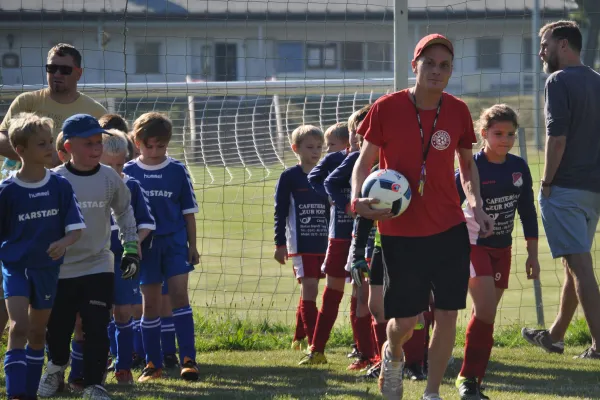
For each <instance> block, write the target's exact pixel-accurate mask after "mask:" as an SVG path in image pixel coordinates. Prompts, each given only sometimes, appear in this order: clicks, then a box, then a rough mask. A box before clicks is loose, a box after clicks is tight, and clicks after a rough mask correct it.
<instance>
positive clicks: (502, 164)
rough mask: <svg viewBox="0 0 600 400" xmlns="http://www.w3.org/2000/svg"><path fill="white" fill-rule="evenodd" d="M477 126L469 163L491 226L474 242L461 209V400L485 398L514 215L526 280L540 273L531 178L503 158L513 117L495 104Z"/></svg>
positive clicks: (472, 226) (515, 160)
mask: <svg viewBox="0 0 600 400" xmlns="http://www.w3.org/2000/svg"><path fill="white" fill-rule="evenodd" d="M479 126H480V129H481V136H482V138H483V142H484V145H483V148H482V150H481V151H480V152H479V153H477V154H475V155H474V159H475V163H476V164H477V168H478V170H479V176H480V181H481V189H480V190H481V198H482V200H483V204H484V210H485V212H486V213H488V214H489V215H491V216H492V217H493V219H494V221H495V224H494V231H493V234H492V235H491V236H489V237H486V238H480V237H479V225H478V224H477V223H476V222H475V219H474V217H473V212H472V210H471V209H470V208H469V206H467V208H466V209H465V210H464V213H465V217H466V220H467V227H468V228H469V236H470V240H471V278H470V280H469V293H470V294H471V298H472V299H473V313H472V314H471V320H470V321H469V324H468V326H467V333H466V340H465V356H464V359H463V365H462V368H461V370H460V374H459V376H458V378H457V380H456V387H457V388H458V390H459V394H460V396H461V399H479V398H482V399H483V398H487V397H485V396H484V395H483V394H482V393H481V386H480V385H481V381H482V380H483V377H484V375H485V371H486V369H487V364H488V361H489V358H490V354H491V351H492V346H493V343H494V338H493V334H494V319H495V317H496V309H497V306H498V303H499V302H500V299H501V298H502V294H503V293H504V290H505V289H507V288H508V277H509V274H510V264H511V244H512V232H513V228H514V220H515V212H516V211H518V212H519V216H520V217H521V223H522V224H523V232H524V233H525V240H526V243H527V253H528V257H527V260H526V262H525V270H526V273H527V279H537V278H538V277H539V273H540V265H539V262H538V225H537V214H536V210H535V204H534V197H533V188H532V185H533V184H532V179H531V173H530V171H529V167H528V166H527V163H526V162H525V160H523V159H522V158H521V157H518V156H515V155H512V154H508V152H509V151H510V149H511V148H512V147H513V145H514V143H515V137H516V136H515V133H516V130H517V128H518V121H517V114H516V113H515V112H514V111H513V110H512V109H511V108H510V107H508V106H506V105H504V104H496V105H494V106H492V107H490V108H488V109H486V110H484V111H483V112H482V113H481V117H480V119H479ZM456 181H457V188H458V191H459V195H460V201H461V203H462V202H464V200H465V195H464V192H463V190H462V185H461V182H460V177H459V174H458V173H457V175H456Z"/></svg>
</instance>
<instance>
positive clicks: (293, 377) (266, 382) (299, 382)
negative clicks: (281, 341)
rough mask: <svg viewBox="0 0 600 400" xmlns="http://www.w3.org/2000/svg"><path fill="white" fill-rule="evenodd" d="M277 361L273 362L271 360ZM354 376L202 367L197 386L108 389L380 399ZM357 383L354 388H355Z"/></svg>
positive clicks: (168, 394) (116, 392) (185, 395)
mask: <svg viewBox="0 0 600 400" xmlns="http://www.w3.org/2000/svg"><path fill="white" fill-rule="evenodd" d="M274 361H277V360H274ZM361 382H362V381H360V380H359V379H357V378H356V377H355V376H351V375H344V374H338V373H336V372H333V371H330V370H327V369H322V368H310V367H309V368H298V367H287V366H285V367H277V366H273V367H265V366H252V367H249V366H232V365H218V364H203V365H202V367H201V369H200V380H199V382H198V383H194V384H190V383H188V382H184V381H182V380H179V379H164V380H162V381H160V382H157V383H150V384H143V385H142V384H139V385H135V386H134V387H132V388H123V387H120V386H117V385H114V384H112V385H109V387H108V389H109V392H110V393H111V397H112V398H113V399H115V400H116V399H131V398H140V397H141V398H153V399H159V398H162V399H174V398H177V399H199V398H207V399H257V400H258V399H273V398H278V399H286V398H302V399H321V398H323V397H324V396H325V395H326V394H327V395H336V396H340V397H342V398H345V397H355V398H357V397H358V398H361V399H380V398H381V395H379V394H378V393H377V390H376V388H375V387H373V385H372V384H369V385H366V384H360V383H361ZM357 383H358V384H357Z"/></svg>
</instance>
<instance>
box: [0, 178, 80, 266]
mask: <svg viewBox="0 0 600 400" xmlns="http://www.w3.org/2000/svg"><path fill="white" fill-rule="evenodd" d="M83 228H85V222H84V220H83V215H82V214H81V209H80V208H79V203H78V202H77V198H76V197H75V193H74V192H73V187H72V186H71V184H70V183H69V181H68V180H67V179H65V178H63V177H62V176H60V175H58V174H56V173H54V172H52V171H46V176H45V177H44V179H42V180H41V181H40V182H37V183H26V182H23V181H21V180H20V179H18V178H17V177H16V176H12V177H10V178H8V179H5V180H4V181H2V183H0V243H1V245H0V260H2V263H3V265H4V266H6V267H7V268H46V267H52V266H60V265H61V264H62V263H63V258H60V259H59V260H52V259H51V258H50V257H49V256H48V253H46V251H47V250H48V247H49V246H50V244H51V243H53V242H55V241H57V240H60V239H61V238H63V237H64V236H65V233H66V232H70V231H73V230H78V229H83Z"/></svg>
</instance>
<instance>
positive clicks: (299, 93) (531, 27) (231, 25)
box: [0, 0, 598, 324]
mask: <svg viewBox="0 0 600 400" xmlns="http://www.w3.org/2000/svg"><path fill="white" fill-rule="evenodd" d="M396 2H397V4H399V5H403V4H404V5H406V1H401V0H397V1H396ZM538 3H539V8H538V9H536V8H535V5H536V4H538ZM403 13H406V9H404V10H403ZM398 15H400V14H399V13H398ZM572 16H581V13H580V12H579V13H578V12H577V4H576V2H575V1H571V0H539V1H534V0H506V1H496V2H491V1H483V0H479V1H465V0H409V1H408V22H407V23H404V24H403V25H402V26H399V27H397V29H396V33H394V1H393V0H369V1H366V0H353V1H347V0H314V1H313V0H311V1H305V0H296V1H294V2H283V1H278V0H258V1H248V0H230V1H187V0H110V1H93V0H78V1H66V0H44V1H43V2H40V1H35V0H3V1H2V2H1V3H0V20H1V21H2V27H1V28H0V31H1V32H2V35H0V56H1V57H2V68H1V69H0V79H1V83H2V86H1V87H0V116H1V115H3V114H4V113H5V112H6V110H7V109H8V106H9V105H10V103H11V101H12V100H13V99H14V98H15V96H17V95H18V94H19V93H21V92H23V91H29V90H35V89H38V88H41V87H43V86H44V85H45V84H46V78H45V72H44V70H43V66H44V64H45V63H46V55H47V52H48V50H49V49H50V48H51V47H52V46H53V45H55V44H57V43H60V42H65V43H70V44H72V45H74V46H75V47H77V48H78V49H79V50H80V51H81V53H82V55H83V68H84V73H83V77H82V79H81V81H80V90H81V91H83V92H85V93H87V94H88V95H90V96H92V97H93V98H95V99H96V100H98V101H100V102H102V103H103V104H104V105H105V106H106V107H107V109H108V110H109V111H110V112H116V113H119V114H121V115H123V116H124V117H126V118H127V120H128V121H129V122H130V124H131V123H132V122H133V120H135V118H137V117H138V116H140V115H141V114H142V113H144V112H147V111H160V112H163V113H166V114H168V115H169V116H170V118H171V119H172V120H173V122H174V126H175V137H174V139H173V141H172V143H171V145H170V147H169V153H170V155H172V156H173V157H175V158H177V159H180V160H182V161H184V162H185V163H186V165H187V166H188V168H189V170H190V173H191V175H192V178H193V180H194V186H195V190H196V193H197V199H198V201H199V202H200V213H199V214H198V215H197V221H198V233H197V234H198V238H197V240H198V248H199V251H200V253H201V257H202V258H201V262H200V264H199V265H198V266H197V267H196V270H195V272H194V273H193V274H192V275H191V279H190V287H189V289H190V297H191V299H192V301H193V303H194V304H195V305H196V306H197V307H199V308H202V309H204V310H206V312H210V313H217V314H219V315H223V314H230V315H233V316H236V317H240V318H253V319H259V318H260V319H264V318H268V319H270V320H278V321H287V322H291V321H293V319H294V318H295V317H294V314H295V312H296V305H297V302H298V296H299V286H298V283H297V282H296V281H295V279H294V277H293V271H292V266H291V264H290V262H289V261H288V263H287V264H286V265H283V266H281V265H279V264H278V263H277V262H276V261H275V260H274V259H273V250H274V246H273V236H274V235H273V212H274V210H273V195H274V186H275V182H276V180H277V178H278V177H279V175H280V173H281V172H282V171H283V169H285V168H286V167H289V166H292V165H294V164H295V163H296V162H297V159H296V157H295V155H294V154H293V152H292V151H291V148H290V143H289V138H290V134H291V132H292V131H293V129H294V128H295V127H297V126H298V125H299V124H314V125H316V126H319V127H321V128H322V129H326V128H327V127H328V126H330V125H331V124H333V123H336V122H340V121H346V120H347V119H348V117H349V116H350V114H351V113H352V112H353V111H356V110H358V109H359V108H360V107H362V106H363V105H365V104H368V103H372V102H373V101H375V100H376V99H377V98H379V97H380V96H382V95H384V94H386V93H389V92H391V91H393V90H394V79H393V78H394V70H395V69H396V70H398V68H399V66H400V67H402V68H401V70H402V71H404V70H406V69H407V68H408V71H409V76H408V78H409V81H408V82H409V84H410V83H412V82H414V79H413V75H412V72H410V68H409V63H410V60H411V58H412V56H411V55H412V50H413V48H414V45H415V44H416V42H417V41H418V40H419V39H420V38H421V37H422V36H424V35H426V34H428V33H433V32H437V33H442V34H444V35H446V36H447V37H448V38H449V39H450V40H452V41H453V43H454V45H455V60H454V72H453V75H452V78H451V80H450V83H449V86H448V88H447V91H449V92H450V93H452V94H455V95H457V96H459V97H461V98H462V99H463V100H465V101H466V102H467V104H468V105H469V107H470V110H471V113H472V115H473V118H474V119H476V118H478V116H479V113H480V111H481V110H482V109H483V108H484V107H488V106H490V105H492V104H495V103H499V102H503V103H507V104H509V105H510V106H512V107H513V108H515V109H516V110H517V111H518V112H519V116H520V124H521V129H520V132H519V144H518V145H517V146H515V149H514V150H513V152H514V153H516V154H521V155H522V156H526V157H527V159H528V161H529V164H530V168H531V170H532V174H533V177H534V185H535V186H536V187H535V190H537V182H539V178H540V175H541V173H542V168H543V157H542V154H543V153H542V145H543V137H544V132H543V111H542V110H543V84H544V79H545V75H544V74H542V73H540V72H539V62H538V61H536V56H535V54H536V52H537V46H538V45H537V42H538V38H537V37H536V31H537V29H538V28H539V27H540V26H541V25H543V24H544V23H546V22H549V21H552V20H558V19H565V18H570V17H572ZM394 42H396V46H397V47H396V49H397V51H396V52H395V50H394ZM398 49H399V50H398ZM585 51H595V49H592V50H585ZM403 52H404V53H403ZM394 54H399V57H394ZM401 78H402V77H401ZM404 78H407V77H404ZM536 93H537V94H538V97H537V99H536V96H535V95H534V94H536ZM401 124H402V122H401V121H399V127H401ZM539 225H540V229H541V232H542V234H543V227H542V224H541V221H540V224H539ZM515 226H516V227H517V228H516V229H515V240H514V244H513V267H512V272H511V277H510V287H509V289H508V290H507V292H506V294H505V296H504V299H503V301H502V303H501V305H500V311H499V315H498V318H497V322H498V323H499V324H510V323H514V322H517V321H520V322H528V323H532V322H536V321H539V320H540V319H539V318H540V311H545V313H546V315H549V316H553V315H554V314H555V313H556V311H557V306H558V303H559V291H560V285H561V282H562V279H563V272H562V265H561V264H560V263H558V262H556V261H555V260H553V259H552V258H551V257H550V253H549V250H548V247H547V244H546V240H545V237H541V238H540V253H541V254H540V263H541V266H542V277H541V281H540V282H539V283H540V285H539V287H538V289H540V290H538V293H537V294H538V296H537V301H536V295H535V290H534V283H533V282H531V281H528V280H527V279H526V274H525V271H524V266H525V259H526V249H525V242H524V238H523V232H522V229H521V227H520V224H519V223H516V224H515ZM593 251H594V258H595V260H596V261H597V260H598V250H596V248H594V250H593ZM596 265H597V263H596ZM349 290H350V288H349V287H348V288H347V294H349ZM540 294H541V295H540ZM319 302H320V300H319ZM542 304H543V307H541V306H542ZM346 305H347V302H344V304H343V306H342V309H343V310H345V311H347V309H346V308H344V307H346ZM465 315H468V312H466V314H465ZM338 321H343V322H346V321H347V319H346V318H343V317H341V318H339V319H338Z"/></svg>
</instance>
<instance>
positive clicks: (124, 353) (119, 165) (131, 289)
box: [101, 129, 156, 384]
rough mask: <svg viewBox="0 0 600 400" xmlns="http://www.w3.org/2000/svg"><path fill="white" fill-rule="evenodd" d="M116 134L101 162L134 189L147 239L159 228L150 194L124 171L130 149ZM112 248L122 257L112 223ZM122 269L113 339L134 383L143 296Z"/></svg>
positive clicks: (122, 377)
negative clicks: (136, 317)
mask: <svg viewBox="0 0 600 400" xmlns="http://www.w3.org/2000/svg"><path fill="white" fill-rule="evenodd" d="M107 132H108V133H110V134H112V136H108V135H106V136H104V137H103V139H102V144H103V146H104V151H103V152H102V158H101V162H102V163H103V164H104V165H108V166H109V167H111V168H112V169H114V170H115V171H116V172H117V173H118V174H119V175H120V176H121V177H123V182H125V185H127V187H128V188H129V191H130V192H131V207H132V208H133V214H134V216H135V221H136V223H137V227H138V236H139V242H143V241H144V240H145V239H146V238H147V237H148V235H149V234H150V233H151V232H152V231H153V230H154V229H155V228H156V226H155V221H154V217H153V216H152V213H151V212H150V205H149V202H148V198H147V197H146V196H145V195H144V192H143V190H142V188H141V186H140V183H139V182H138V181H137V180H135V179H133V178H131V177H129V176H127V175H124V174H123V167H124V165H125V162H126V160H127V157H128V154H129V150H128V148H127V139H126V137H125V135H124V134H123V133H122V132H121V131H119V130H117V129H109V130H107ZM111 230H112V236H111V246H110V249H111V251H112V252H113V253H114V255H115V260H120V259H121V256H122V254H123V246H122V245H121V241H120V240H119V226H118V225H117V224H116V223H114V221H113V225H112V226H111ZM118 272H119V264H118V263H115V297H114V307H113V318H114V319H113V321H112V322H111V325H109V330H108V332H109V339H110V341H111V354H112V355H113V356H115V360H114V371H115V379H116V381H117V383H119V384H133V376H132V374H131V368H132V361H133V358H132V355H133V350H134V348H133V318H132V317H133V305H134V304H135V303H136V302H137V299H138V297H139V279H123V278H122V277H121V275H120V274H119V273H118Z"/></svg>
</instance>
